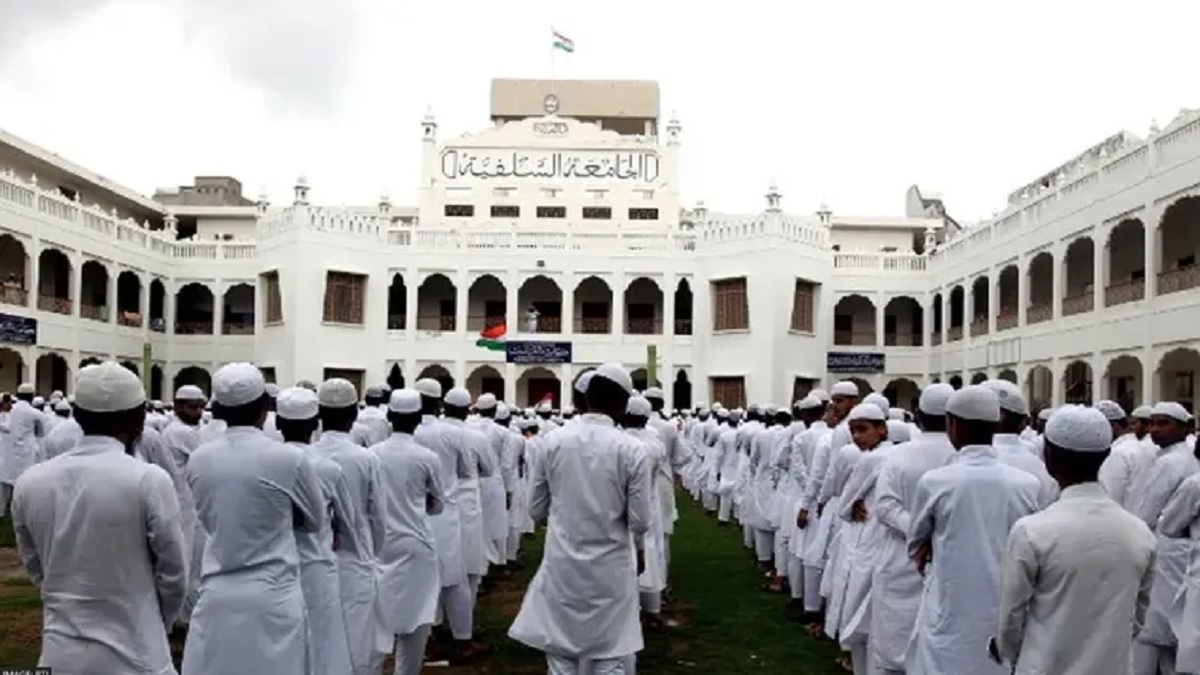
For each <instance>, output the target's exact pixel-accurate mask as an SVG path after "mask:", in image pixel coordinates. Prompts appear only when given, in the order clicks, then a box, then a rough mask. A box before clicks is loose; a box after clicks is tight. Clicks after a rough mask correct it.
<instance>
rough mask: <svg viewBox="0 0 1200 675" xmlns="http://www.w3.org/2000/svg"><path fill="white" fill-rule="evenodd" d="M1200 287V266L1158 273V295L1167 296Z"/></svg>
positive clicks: (1189, 266)
mask: <svg viewBox="0 0 1200 675" xmlns="http://www.w3.org/2000/svg"><path fill="white" fill-rule="evenodd" d="M1197 286H1200V265H1188V266H1187V267H1180V268H1178V269H1173V270H1167V271H1166V272H1159V273H1158V294H1159V295H1167V294H1169V293H1178V292H1179V291H1186V290H1187V289H1189V288H1195V287H1197Z"/></svg>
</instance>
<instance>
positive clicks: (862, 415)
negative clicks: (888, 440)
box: [846, 403, 887, 422]
mask: <svg viewBox="0 0 1200 675" xmlns="http://www.w3.org/2000/svg"><path fill="white" fill-rule="evenodd" d="M886 419H887V416H886V415H885V414H884V412H883V411H882V410H880V409H879V406H877V405H874V404H872V403H859V404H858V405H856V406H854V407H853V408H851V409H850V414H849V415H847V416H846V421H847V422H853V421H855V420H870V421H872V422H883V421H884V420H886Z"/></svg>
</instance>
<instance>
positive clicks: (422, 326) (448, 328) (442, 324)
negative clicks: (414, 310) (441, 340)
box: [417, 314, 455, 333]
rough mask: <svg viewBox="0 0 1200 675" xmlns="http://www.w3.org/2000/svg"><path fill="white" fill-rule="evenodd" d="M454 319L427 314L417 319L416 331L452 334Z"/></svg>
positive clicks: (450, 316) (452, 317) (451, 316)
mask: <svg viewBox="0 0 1200 675" xmlns="http://www.w3.org/2000/svg"><path fill="white" fill-rule="evenodd" d="M454 324H455V319H454V316H453V315H449V314H447V315H442V314H428V315H424V316H418V317H417V330H427V331H433V332H435V333H450V332H454V330H455V327H454Z"/></svg>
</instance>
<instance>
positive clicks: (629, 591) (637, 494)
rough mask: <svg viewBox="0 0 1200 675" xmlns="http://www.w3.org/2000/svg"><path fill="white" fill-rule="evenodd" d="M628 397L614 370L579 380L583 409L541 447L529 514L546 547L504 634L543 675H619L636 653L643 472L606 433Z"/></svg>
mask: <svg viewBox="0 0 1200 675" xmlns="http://www.w3.org/2000/svg"><path fill="white" fill-rule="evenodd" d="M632 393H633V381H632V379H631V378H630V377H629V373H628V372H626V371H625V369H624V368H622V367H621V366H620V365H617V364H605V365H603V366H601V367H600V368H598V369H597V370H596V375H595V376H594V377H593V378H592V380H591V382H590V383H589V384H588V391H587V397H588V408H589V410H590V412H589V413H587V414H585V415H583V416H582V417H581V418H580V421H579V422H578V423H576V424H574V425H571V426H570V427H567V428H565V429H563V431H562V432H561V433H559V434H557V435H555V437H554V438H552V439H550V441H549V442H548V443H547V444H546V447H545V450H544V456H543V458H542V459H541V460H540V461H539V462H537V463H536V464H535V465H534V471H535V474H534V481H533V493H532V495H531V499H530V510H531V512H532V515H533V517H534V519H535V520H538V521H544V520H546V519H547V517H548V516H549V525H548V527H547V530H546V549H545V554H544V556H543V559H542V563H541V565H540V566H539V567H538V571H537V574H536V575H534V577H533V581H532V582H531V583H530V585H529V588H528V589H527V590H526V592H525V598H524V601H523V602H522V603H521V611H520V613H519V614H518V615H517V618H516V620H515V621H514V622H513V625H512V627H511V628H510V629H509V633H508V634H509V637H511V638H513V639H514V640H517V641H518V642H521V643H523V644H525V645H528V646H530V647H533V648H535V649H539V650H541V651H543V652H545V653H546V661H547V664H548V666H549V672H550V674H551V675H629V674H631V673H633V672H634V671H633V660H634V655H635V654H636V653H637V652H639V651H641V649H642V631H641V626H640V624H639V623H638V590H637V574H638V573H639V571H640V569H639V568H640V567H641V566H642V565H641V564H639V563H640V561H638V560H637V558H638V557H640V556H635V545H636V541H635V540H636V539H638V538H641V537H642V536H644V535H645V534H646V532H647V531H648V529H649V527H650V521H651V518H652V516H653V514H652V512H651V506H650V491H651V487H650V467H649V463H648V461H647V458H646V455H645V453H644V452H642V450H641V448H640V447H639V444H638V443H637V442H635V441H634V440H633V439H631V438H629V436H627V435H626V434H624V433H622V432H621V431H620V430H619V429H617V428H616V426H615V424H614V420H616V419H618V418H620V417H621V416H622V415H623V414H624V413H625V409H626V406H627V404H628V401H629V397H630V395H631V394H632Z"/></svg>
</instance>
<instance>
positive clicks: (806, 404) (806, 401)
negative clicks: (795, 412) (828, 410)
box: [796, 394, 825, 410]
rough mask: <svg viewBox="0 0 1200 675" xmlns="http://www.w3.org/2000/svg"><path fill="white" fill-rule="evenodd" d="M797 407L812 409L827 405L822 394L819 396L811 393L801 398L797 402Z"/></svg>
mask: <svg viewBox="0 0 1200 675" xmlns="http://www.w3.org/2000/svg"><path fill="white" fill-rule="evenodd" d="M796 407H797V408H799V409H801V410H812V409H814V408H823V407H825V402H824V401H822V400H821V397H820V396H817V395H816V394H809V395H808V396H805V397H804V398H802V399H800V402H799V403H797V404H796Z"/></svg>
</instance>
